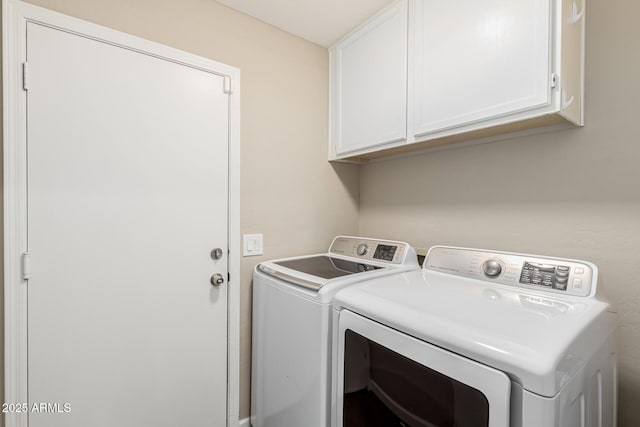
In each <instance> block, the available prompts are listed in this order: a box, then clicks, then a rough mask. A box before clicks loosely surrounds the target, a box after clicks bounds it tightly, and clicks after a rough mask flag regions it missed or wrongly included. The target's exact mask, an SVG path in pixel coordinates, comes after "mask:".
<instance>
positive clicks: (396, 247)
mask: <svg viewBox="0 0 640 427" xmlns="http://www.w3.org/2000/svg"><path fill="white" fill-rule="evenodd" d="M409 249H410V246H409V245H408V244H407V243H404V242H393V241H389V240H374V239H365V238H359V237H345V236H339V237H336V238H335V239H334V240H333V243H331V247H330V248H329V252H330V253H334V254H339V255H345V256H350V257H353V258H358V259H366V260H370V261H379V262H385V263H391V264H403V263H404V262H405V260H406V257H407V254H408V253H409V252H410V251H409Z"/></svg>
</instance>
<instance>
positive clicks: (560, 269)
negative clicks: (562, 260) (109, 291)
mask: <svg viewBox="0 0 640 427" xmlns="http://www.w3.org/2000/svg"><path fill="white" fill-rule="evenodd" d="M556 269H557V270H558V271H569V267H566V266H564V265H559V266H558V267H557V268H556Z"/></svg>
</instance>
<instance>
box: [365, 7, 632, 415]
mask: <svg viewBox="0 0 640 427" xmlns="http://www.w3.org/2000/svg"><path fill="white" fill-rule="evenodd" d="M587 7H588V9H587V69H586V82H587V87H586V126H585V127H584V128H582V129H572V130H566V131H561V132H555V133H549V134H544V135H537V136H530V137H525V138H518V139H512V140H507V141H501V142H495V143H490V144H483V145H477V146H473V147H467V148H458V149H451V150H447V151H440V152H432V153H427V154H422V155H414V156H411V157H407V158H401V159H394V160H387V161H382V162H379V163H371V164H368V165H366V166H363V167H362V169H361V181H360V185H361V193H360V201H361V204H360V233H361V234H377V235H382V236H383V237H389V238H394V239H406V240H407V241H409V242H410V243H412V244H414V245H416V246H418V247H429V246H431V245H434V244H450V245H460V246H471V247H480V248H490V249H500V250H507V251H520V252H529V253H540V254H548V255H554V256H559V257H571V258H582V259H585V260H589V261H592V262H594V263H596V264H597V265H598V266H599V267H600V274H601V276H600V278H601V283H602V284H603V285H604V289H605V292H606V293H607V295H608V296H609V298H610V299H611V300H613V302H614V303H615V305H616V308H617V310H618V312H619V314H620V316H619V318H620V353H619V356H620V358H619V361H620V409H619V414H620V424H619V425H620V427H636V426H639V425H640V408H638V404H637V402H640V309H639V307H640V285H639V283H638V282H639V280H640V251H639V250H638V242H640V167H638V160H639V159H640V144H638V140H639V138H638V125H637V124H638V116H639V115H640V108H639V107H638V96H639V95H640V79H638V76H640V54H639V48H638V43H637V41H638V40H640V26H638V25H637V24H636V22H635V21H636V17H637V16H638V14H640V3H637V2H635V1H632V0H614V1H606V2H605V1H593V2H589V3H588V5H587Z"/></svg>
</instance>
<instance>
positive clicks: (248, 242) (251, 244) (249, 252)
mask: <svg viewBox="0 0 640 427" xmlns="http://www.w3.org/2000/svg"><path fill="white" fill-rule="evenodd" d="M263 240H264V239H263V236H262V234H243V235H242V242H243V245H242V247H243V249H242V256H258V255H262V254H263V249H262V248H263Z"/></svg>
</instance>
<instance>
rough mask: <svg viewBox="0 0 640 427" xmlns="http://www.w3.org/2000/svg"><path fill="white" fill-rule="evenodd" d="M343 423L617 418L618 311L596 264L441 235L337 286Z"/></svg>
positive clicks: (604, 421)
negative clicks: (397, 262) (425, 249)
mask: <svg viewBox="0 0 640 427" xmlns="http://www.w3.org/2000/svg"><path fill="white" fill-rule="evenodd" d="M334 305H335V310H334V316H335V317H334V322H335V323H336V325H337V327H336V328H335V349H336V351H335V358H334V360H335V362H334V373H335V377H334V383H335V388H334V400H333V402H334V405H335V409H336V410H335V411H334V415H335V416H334V420H333V422H334V425H335V426H337V427H365V426H366V427H377V426H380V427H383V426H384V427H387V426H425V427H426V426H428V427H443V426H461V427H584V426H606V427H614V426H615V425H616V400H617V398H616V396H617V376H616V375H617V374H616V330H617V320H616V317H617V316H616V313H615V312H614V310H613V309H612V307H611V305H610V304H609V303H608V302H607V300H606V299H605V298H604V297H603V296H602V293H601V292H600V290H599V288H598V270H597V268H596V266H595V265H593V264H591V263H589V262H584V261H576V260H568V259H559V258H558V259H556V258H549V257H544V256H536V255H523V254H513V253H505V252H498V251H487V250H476V249H465V248H452V247H434V248H432V249H431V250H430V251H429V253H428V254H427V257H426V259H425V261H424V265H423V269H422V271H413V272H407V273H402V274H398V275H393V276H389V277H384V278H376V279H373V280H367V281H366V282H363V283H359V284H357V285H354V286H351V287H349V288H346V289H344V290H342V291H340V292H338V293H337V294H336V296H335V302H334Z"/></svg>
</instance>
